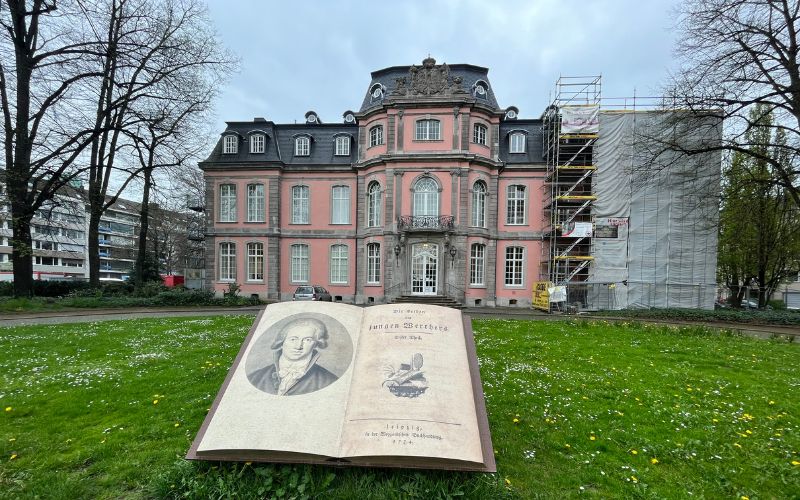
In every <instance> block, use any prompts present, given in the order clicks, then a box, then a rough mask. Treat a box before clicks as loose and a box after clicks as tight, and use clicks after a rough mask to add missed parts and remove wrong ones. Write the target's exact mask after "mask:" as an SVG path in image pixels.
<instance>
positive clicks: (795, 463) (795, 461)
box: [792, 460, 800, 466]
mask: <svg viewBox="0 0 800 500" xmlns="http://www.w3.org/2000/svg"><path fill="white" fill-rule="evenodd" d="M792 465H794V466H798V465H800V462H798V461H797V460H792Z"/></svg>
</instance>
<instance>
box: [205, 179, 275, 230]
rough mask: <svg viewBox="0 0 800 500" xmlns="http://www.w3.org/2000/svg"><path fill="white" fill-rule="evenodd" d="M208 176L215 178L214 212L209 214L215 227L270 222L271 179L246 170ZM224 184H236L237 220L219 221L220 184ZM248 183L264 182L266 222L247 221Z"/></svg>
mask: <svg viewBox="0 0 800 500" xmlns="http://www.w3.org/2000/svg"><path fill="white" fill-rule="evenodd" d="M207 176H208V177H211V178H213V179H214V213H213V214H209V218H210V220H211V221H213V223H214V226H215V227H227V228H230V227H239V228H242V227H252V226H258V225H266V224H267V222H268V220H269V219H268V214H267V213H266V212H267V207H269V188H268V186H269V184H268V183H269V179H268V177H266V176H264V175H263V174H262V175H253V172H244V171H236V170H232V171H229V172H228V173H227V175H224V176H222V175H220V176H214V175H213V174H207ZM223 184H233V185H235V186H236V222H220V221H219V206H220V205H219V199H220V186H221V185H223ZM248 184H262V185H263V186H264V216H263V219H264V222H246V221H247V186H248Z"/></svg>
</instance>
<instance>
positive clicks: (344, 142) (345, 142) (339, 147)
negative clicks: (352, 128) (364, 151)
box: [334, 135, 350, 156]
mask: <svg viewBox="0 0 800 500" xmlns="http://www.w3.org/2000/svg"><path fill="white" fill-rule="evenodd" d="M334 154H335V155H336V156H350V137H349V136H346V135H340V136H338V137H336V149H335V150H334Z"/></svg>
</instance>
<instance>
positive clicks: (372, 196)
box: [367, 181, 381, 227]
mask: <svg viewBox="0 0 800 500" xmlns="http://www.w3.org/2000/svg"><path fill="white" fill-rule="evenodd" d="M380 225H381V185H380V184H379V183H378V182H376V181H372V182H370V183H369V187H368V188H367V227H377V226H380Z"/></svg>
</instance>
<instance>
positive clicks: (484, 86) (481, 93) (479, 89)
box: [472, 80, 489, 99]
mask: <svg viewBox="0 0 800 500" xmlns="http://www.w3.org/2000/svg"><path fill="white" fill-rule="evenodd" d="M472 92H473V94H474V95H475V97H480V98H483V99H486V96H487V95H488V94H489V84H488V83H486V82H484V81H483V80H478V81H477V82H475V85H474V86H473V87H472Z"/></svg>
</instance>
